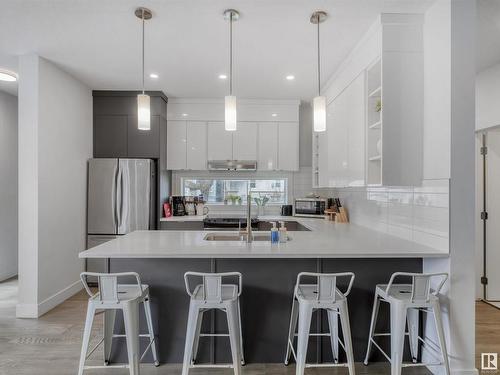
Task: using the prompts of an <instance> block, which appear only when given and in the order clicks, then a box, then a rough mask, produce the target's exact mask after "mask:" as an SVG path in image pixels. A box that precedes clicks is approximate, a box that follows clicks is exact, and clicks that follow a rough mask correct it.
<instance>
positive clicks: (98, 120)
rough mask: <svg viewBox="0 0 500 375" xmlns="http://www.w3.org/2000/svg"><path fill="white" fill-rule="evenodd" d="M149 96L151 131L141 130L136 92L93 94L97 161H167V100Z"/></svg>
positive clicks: (161, 95) (157, 94)
mask: <svg viewBox="0 0 500 375" xmlns="http://www.w3.org/2000/svg"><path fill="white" fill-rule="evenodd" d="M150 95H151V130H139V129H137V93H136V92H132V91H94V92H93V97H94V98H93V99H94V100H93V110H94V157H95V158H148V159H160V158H161V155H162V154H163V155H164V157H163V159H164V158H165V154H166V150H165V148H166V140H165V137H166V118H167V98H166V97H165V96H164V95H163V93H161V92H154V93H150ZM162 127H163V128H164V129H161V128H162ZM162 140H163V141H164V145H162V144H161V143H162ZM162 164H164V160H162Z"/></svg>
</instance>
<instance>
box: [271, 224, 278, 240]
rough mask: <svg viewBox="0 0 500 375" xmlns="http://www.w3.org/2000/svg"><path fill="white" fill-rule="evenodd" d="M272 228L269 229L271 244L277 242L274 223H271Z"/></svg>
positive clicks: (276, 229) (276, 231) (276, 230)
mask: <svg viewBox="0 0 500 375" xmlns="http://www.w3.org/2000/svg"><path fill="white" fill-rule="evenodd" d="M272 224H273V227H272V228H271V243H278V242H279V233H278V228H276V222H274V221H273V222H272Z"/></svg>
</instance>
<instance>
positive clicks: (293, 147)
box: [278, 122, 299, 171]
mask: <svg viewBox="0 0 500 375" xmlns="http://www.w3.org/2000/svg"><path fill="white" fill-rule="evenodd" d="M278 169H279V170H282V171H298V170H299V123H298V122H280V123H279V124H278Z"/></svg>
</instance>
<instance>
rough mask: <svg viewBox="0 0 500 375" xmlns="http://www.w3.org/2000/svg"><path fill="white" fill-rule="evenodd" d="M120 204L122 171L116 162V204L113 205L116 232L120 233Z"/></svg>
mask: <svg viewBox="0 0 500 375" xmlns="http://www.w3.org/2000/svg"><path fill="white" fill-rule="evenodd" d="M122 205H123V171H122V168H121V165H120V163H119V162H118V172H117V174H116V206H115V217H116V227H117V231H116V232H117V233H120V227H121V225H122V217H121V211H122Z"/></svg>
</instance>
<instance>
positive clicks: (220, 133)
mask: <svg viewBox="0 0 500 375" xmlns="http://www.w3.org/2000/svg"><path fill="white" fill-rule="evenodd" d="M207 138H208V157H207V158H208V160H209V161H210V160H231V159H233V132H232V131H227V130H226V129H225V128H224V123H223V122H209V123H208V136H207Z"/></svg>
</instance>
